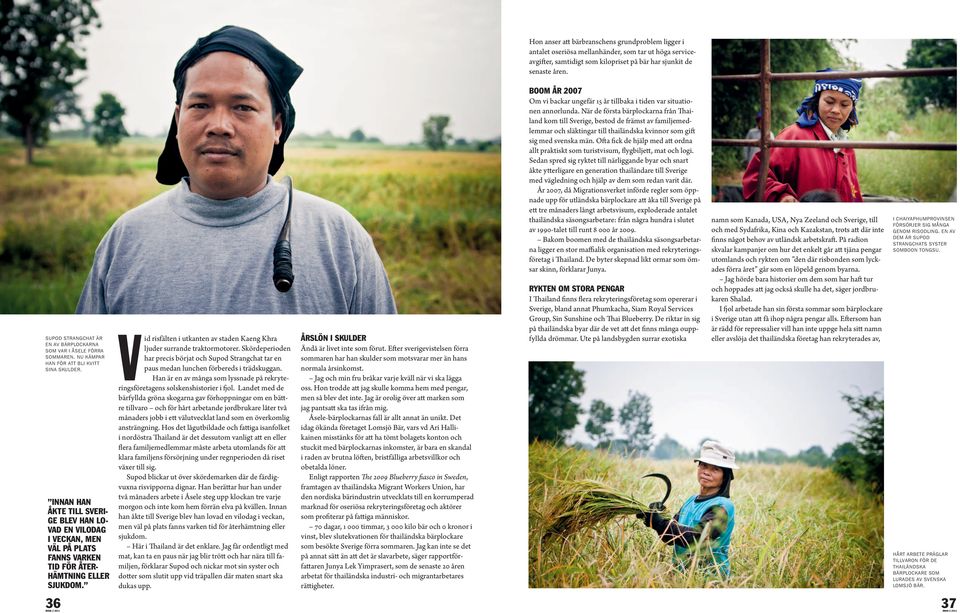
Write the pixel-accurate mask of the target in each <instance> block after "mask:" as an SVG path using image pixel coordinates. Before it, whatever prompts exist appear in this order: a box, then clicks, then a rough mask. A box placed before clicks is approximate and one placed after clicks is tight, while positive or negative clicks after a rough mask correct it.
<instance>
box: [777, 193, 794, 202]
mask: <svg viewBox="0 0 960 613" xmlns="http://www.w3.org/2000/svg"><path fill="white" fill-rule="evenodd" d="M780 202H797V199H796V198H794V197H793V196H791V195H790V194H784V196H783V198H781V199H780Z"/></svg>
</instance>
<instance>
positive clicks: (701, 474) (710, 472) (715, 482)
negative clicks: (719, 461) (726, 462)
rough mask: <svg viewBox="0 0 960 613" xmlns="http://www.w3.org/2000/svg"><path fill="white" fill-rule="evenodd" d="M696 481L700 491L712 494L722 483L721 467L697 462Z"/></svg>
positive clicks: (718, 489) (717, 490)
mask: <svg viewBox="0 0 960 613" xmlns="http://www.w3.org/2000/svg"><path fill="white" fill-rule="evenodd" d="M697 481H699V482H700V492H701V493H703V494H713V493H716V492H719V491H720V486H721V485H723V469H722V468H720V467H719V466H714V465H713V464H707V463H706V462H699V463H698V464H697Z"/></svg>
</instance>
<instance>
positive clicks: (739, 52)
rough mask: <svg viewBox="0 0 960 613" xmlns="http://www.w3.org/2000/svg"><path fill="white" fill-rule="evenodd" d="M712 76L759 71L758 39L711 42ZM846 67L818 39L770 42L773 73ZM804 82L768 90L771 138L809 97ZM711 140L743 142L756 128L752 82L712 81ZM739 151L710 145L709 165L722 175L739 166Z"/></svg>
mask: <svg viewBox="0 0 960 613" xmlns="http://www.w3.org/2000/svg"><path fill="white" fill-rule="evenodd" d="M712 57H713V66H712V74H715V75H719V74H756V73H758V72H760V41H759V40H742V39H736V40H714V41H713V47H712ZM827 67H830V68H838V69H840V68H852V66H850V65H849V64H848V63H847V62H845V61H844V60H843V58H842V57H841V55H840V53H839V52H838V51H837V49H836V48H835V47H834V45H833V44H831V41H829V40H824V39H773V40H771V41H770V68H771V70H773V72H809V71H814V70H819V69H821V68H827ZM812 90H813V86H812V84H811V83H810V82H809V81H777V82H774V83H773V85H772V87H771V96H770V97H771V106H772V113H771V116H770V129H771V130H772V131H773V133H774V134H777V133H778V132H779V131H780V130H782V129H783V128H784V127H786V126H787V125H789V124H791V123H793V122H794V121H795V120H796V118H797V113H796V109H797V106H798V105H799V104H800V102H801V101H802V100H803V99H804V98H806V97H807V96H809V95H810V92H811V91H812ZM711 104H712V108H713V138H743V137H744V135H746V133H747V131H748V130H750V128H753V127H755V126H756V116H757V113H758V112H759V111H760V87H759V84H758V83H757V82H753V81H720V82H714V83H713V97H712V102H711ZM739 156H740V149H739V148H737V147H714V148H713V166H714V169H715V170H718V171H719V170H720V169H724V170H725V171H731V170H735V169H737V168H740V157H739Z"/></svg>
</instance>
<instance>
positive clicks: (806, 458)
mask: <svg viewBox="0 0 960 613" xmlns="http://www.w3.org/2000/svg"><path fill="white" fill-rule="evenodd" d="M797 461H799V462H803V463H804V464H806V465H807V466H820V467H826V466H829V465H830V457H829V456H827V454H826V453H824V451H823V447H821V446H820V445H814V446H813V447H810V448H809V449H804V450H803V451H801V452H800V453H798V454H797Z"/></svg>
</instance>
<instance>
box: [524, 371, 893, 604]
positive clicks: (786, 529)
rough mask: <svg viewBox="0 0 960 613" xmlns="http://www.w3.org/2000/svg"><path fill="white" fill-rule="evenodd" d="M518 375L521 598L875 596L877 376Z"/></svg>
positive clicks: (880, 402) (879, 455) (879, 515)
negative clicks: (700, 593) (722, 593)
mask: <svg viewBox="0 0 960 613" xmlns="http://www.w3.org/2000/svg"><path fill="white" fill-rule="evenodd" d="M528 368H529V371H528V375H529V390H528V392H529V393H528V398H529V406H528V419H529V430H528V444H529V447H528V451H529V456H528V461H529V481H528V487H529V528H528V535H529V536H528V569H529V578H528V581H529V583H528V585H529V587H531V588H556V587H570V588H579V587H630V588H638V587H640V588H642V587H646V588H673V587H678V588H691V587H693V588H704V587H708V588H714V587H716V588H812V587H831V588H834V587H857V588H866V587H873V588H878V587H883V570H884V568H883V566H884V555H883V552H884V530H883V527H884V487H883V486H884V459H883V458H884V394H883V380H884V379H883V363H882V362H530V363H529V365H528ZM894 574H896V573H894Z"/></svg>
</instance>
